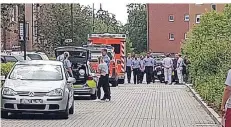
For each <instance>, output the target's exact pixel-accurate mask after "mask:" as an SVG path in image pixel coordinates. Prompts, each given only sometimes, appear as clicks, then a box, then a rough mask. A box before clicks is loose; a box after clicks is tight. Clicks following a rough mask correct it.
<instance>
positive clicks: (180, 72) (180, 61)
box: [176, 54, 184, 84]
mask: <svg viewBox="0 0 231 127" xmlns="http://www.w3.org/2000/svg"><path fill="white" fill-rule="evenodd" d="M176 57H177V58H178V60H177V68H176V70H177V76H178V80H179V84H183V64H184V60H183V58H181V54H178V55H176Z"/></svg>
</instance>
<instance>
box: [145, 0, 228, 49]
mask: <svg viewBox="0 0 231 127" xmlns="http://www.w3.org/2000/svg"><path fill="white" fill-rule="evenodd" d="M224 7H225V4H147V13H148V14H147V17H148V19H147V24H148V26H147V27H148V32H147V34H148V36H147V41H148V42H147V43H148V44H147V45H148V47H147V48H148V50H149V51H150V50H151V51H152V52H162V53H179V52H180V50H181V43H182V41H183V40H184V39H186V38H187V32H188V31H189V30H190V29H191V28H192V27H193V26H194V25H195V24H198V23H200V16H201V15H202V14H203V13H205V12H206V11H211V10H217V11H222V10H223V9H224Z"/></svg>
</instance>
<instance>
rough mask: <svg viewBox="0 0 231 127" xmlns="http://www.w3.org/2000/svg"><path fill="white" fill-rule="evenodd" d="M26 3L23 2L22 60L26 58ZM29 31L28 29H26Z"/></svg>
mask: <svg viewBox="0 0 231 127" xmlns="http://www.w3.org/2000/svg"><path fill="white" fill-rule="evenodd" d="M25 6H26V4H23V39H24V43H23V48H24V60H26V39H27V38H26V9H25V8H26V7H25ZM28 32H29V31H28Z"/></svg>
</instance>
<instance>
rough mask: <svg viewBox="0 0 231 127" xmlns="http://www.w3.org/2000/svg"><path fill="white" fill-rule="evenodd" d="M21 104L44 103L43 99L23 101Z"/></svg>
mask: <svg viewBox="0 0 231 127" xmlns="http://www.w3.org/2000/svg"><path fill="white" fill-rule="evenodd" d="M20 103H21V104H41V103H43V100H42V99H21V101H20Z"/></svg>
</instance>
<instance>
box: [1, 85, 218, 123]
mask: <svg viewBox="0 0 231 127" xmlns="http://www.w3.org/2000/svg"><path fill="white" fill-rule="evenodd" d="M111 91H112V101H111V102H93V101H92V100H87V98H85V100H84V99H81V100H75V114H73V115H70V117H69V119H67V120H62V119H59V118H57V117H56V116H54V115H38V114H37V115H35V114H26V115H12V116H10V119H1V125H2V127H218V126H217V125H216V124H215V122H214V121H213V120H212V119H211V117H210V116H209V115H208V114H207V113H206V112H205V110H204V109H203V108H202V107H201V105H200V104H199V103H198V102H197V101H196V100H195V99H194V97H193V95H192V94H191V93H190V92H189V90H188V88H187V87H186V86H180V85H178V86H177V85H164V84H159V83H155V84H151V85H146V84H140V85H131V84H125V85H120V86H119V87H116V88H112V89H111Z"/></svg>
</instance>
